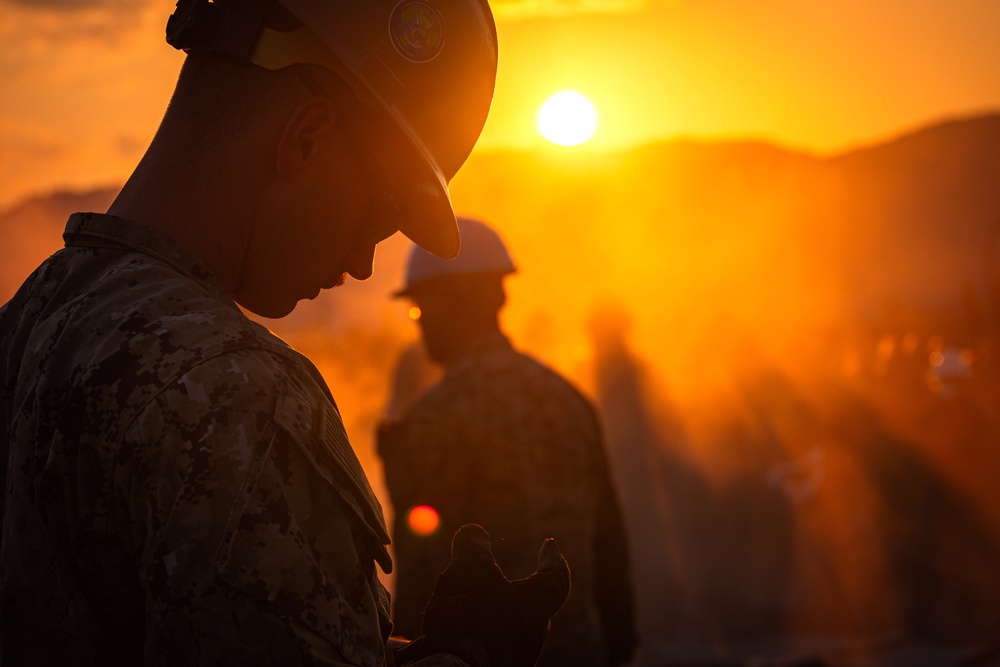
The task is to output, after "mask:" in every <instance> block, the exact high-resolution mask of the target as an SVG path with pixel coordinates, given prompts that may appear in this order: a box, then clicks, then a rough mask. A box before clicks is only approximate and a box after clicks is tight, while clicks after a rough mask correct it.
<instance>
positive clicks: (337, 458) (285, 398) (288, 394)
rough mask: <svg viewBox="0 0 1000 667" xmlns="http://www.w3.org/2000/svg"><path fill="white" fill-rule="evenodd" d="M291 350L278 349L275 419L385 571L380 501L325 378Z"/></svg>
mask: <svg viewBox="0 0 1000 667" xmlns="http://www.w3.org/2000/svg"><path fill="white" fill-rule="evenodd" d="M296 355H297V353H295V352H294V351H292V350H291V349H290V348H288V353H282V356H283V357H284V358H285V360H286V362H287V363H288V372H287V373H286V374H285V375H284V377H283V378H282V381H281V387H280V391H279V392H278V397H277V402H276V405H275V412H274V419H275V423H276V424H277V425H278V426H279V427H280V428H281V429H283V430H284V431H285V432H286V433H288V434H289V435H290V436H291V437H292V438H293V440H295V442H296V443H297V444H298V445H299V447H300V448H301V449H302V451H303V453H304V454H305V455H306V457H307V458H308V459H309V461H310V463H311V464H312V465H313V467H314V468H315V469H316V471H317V472H319V473H320V475H322V477H323V478H324V479H326V481H327V482H329V483H330V484H331V485H332V486H333V487H334V488H335V489H336V491H337V493H338V494H339V495H340V497H341V498H342V499H343V501H344V502H345V503H346V504H347V505H348V506H349V507H350V508H351V510H352V511H353V512H354V514H355V515H356V516H357V518H358V519H359V520H360V522H361V525H363V526H365V527H366V528H367V530H368V531H369V533H370V536H371V538H372V539H373V541H374V543H375V544H377V545H378V547H379V548H378V553H377V556H376V559H377V560H378V562H379V565H381V566H382V569H383V570H384V571H385V572H390V571H391V569H392V561H391V560H390V559H389V554H388V552H387V551H386V549H385V545H387V544H388V543H389V531H388V528H387V527H386V525H385V518H384V516H383V512H382V505H381V503H380V502H379V500H378V498H377V497H376V496H375V493H374V491H372V488H371V486H370V485H369V483H368V477H367V475H366V474H365V472H364V469H363V468H362V466H361V462H360V461H358V457H357V455H356V454H355V452H354V449H353V447H352V446H351V443H350V440H349V439H348V436H347V431H346V429H345V428H344V422H343V419H342V418H341V416H340V411H339V410H338V409H337V406H336V404H335V403H334V402H333V400H332V398H331V397H330V395H329V391H328V390H327V389H326V385H325V383H323V381H322V378H320V377H318V372H315V373H314V372H313V371H314V368H313V367H312V364H311V363H310V362H308V360H307V359H305V357H302V356H301V355H298V356H296Z"/></svg>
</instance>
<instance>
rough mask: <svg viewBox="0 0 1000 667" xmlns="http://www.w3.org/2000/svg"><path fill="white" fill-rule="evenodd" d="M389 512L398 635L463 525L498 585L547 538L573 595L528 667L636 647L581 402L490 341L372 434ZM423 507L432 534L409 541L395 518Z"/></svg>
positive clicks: (625, 575) (607, 482)
mask: <svg viewBox="0 0 1000 667" xmlns="http://www.w3.org/2000/svg"><path fill="white" fill-rule="evenodd" d="M379 453H380V454H381V456H382V458H383V460H384V463H385V475H386V482H387V485H388V488H389V493H390V495H391V498H392V503H393V506H394V507H395V510H396V518H395V522H394V536H393V539H394V544H395V549H396V563H397V566H398V568H397V573H398V574H397V583H396V595H395V598H394V607H393V620H394V622H395V623H396V629H397V631H399V632H401V633H402V634H404V635H407V634H410V635H412V634H417V633H419V630H420V625H421V612H422V610H423V607H424V604H425V602H426V600H427V598H428V596H429V593H430V591H431V590H432V588H433V585H434V581H435V579H436V576H437V573H438V572H440V571H441V570H443V569H444V568H445V566H447V564H448V560H449V559H448V542H449V539H450V536H451V535H452V533H453V532H454V530H455V529H456V528H458V527H460V526H461V525H463V524H465V523H479V524H481V525H483V526H484V527H485V528H486V529H487V530H488V531H489V532H490V536H491V538H492V542H493V549H494V552H495V555H496V559H497V562H498V563H499V564H500V566H501V568H502V569H503V570H504V572H505V573H506V574H507V575H508V576H509V577H512V578H514V577H518V578H519V577H524V576H527V575H528V574H529V573H530V572H531V571H532V570H533V569H534V567H535V561H534V556H535V553H536V552H537V549H538V545H539V544H540V543H541V542H542V540H543V539H544V538H546V537H554V538H556V541H557V542H558V543H559V546H560V548H561V549H562V551H563V553H564V554H565V556H566V559H567V560H568V561H569V564H570V567H571V568H572V570H573V589H572V592H571V593H570V596H569V599H568V600H567V602H566V604H565V606H564V607H563V608H562V610H561V611H560V612H559V613H558V614H557V615H556V616H555V617H554V618H553V619H552V629H551V632H550V633H549V636H548V639H547V641H546V647H545V652H544V653H543V655H542V659H541V661H540V662H539V664H540V665H577V666H584V665H606V664H609V663H617V662H619V661H623V660H625V659H627V658H628V657H629V656H630V655H631V653H632V650H633V649H634V646H635V634H634V627H633V608H632V590H631V582H630V574H629V565H628V554H627V548H626V546H625V538H624V535H623V526H622V518H621V513H620V511H619V505H618V501H617V497H616V494H615V492H614V489H613V487H612V482H611V479H610V474H609V470H608V467H607V462H606V454H605V451H604V447H603V442H602V437H601V435H600V430H599V428H598V425H597V421H596V419H595V415H594V413H593V411H592V409H591V406H590V404H589V403H588V402H587V401H586V399H584V398H583V396H581V395H580V394H579V392H577V391H576V390H575V389H573V388H572V387H571V386H570V385H569V384H568V383H567V382H566V381H564V380H563V379H562V378H560V377H559V376H558V375H556V374H555V373H553V372H552V371H550V370H549V369H547V368H545V367H544V366H542V365H541V364H539V363H538V362H537V361H535V360H533V359H531V358H530V357H527V356H525V355H523V354H520V353H518V352H516V351H515V350H513V349H512V348H511V346H510V343H509V342H508V341H507V340H506V339H505V338H503V337H502V336H499V335H497V336H496V337H495V338H491V339H489V340H486V341H483V342H482V344H481V345H480V346H479V348H478V349H476V350H475V351H474V352H473V353H471V354H469V355H467V356H464V357H463V358H462V359H461V360H459V361H458V362H456V363H453V364H451V365H449V367H448V368H447V370H446V372H445V375H444V377H443V378H442V380H441V381H440V383H438V384H437V385H435V386H434V387H432V388H431V389H430V390H429V391H428V392H427V393H426V394H425V395H424V396H422V397H421V398H420V399H419V400H418V401H417V402H416V404H415V405H414V407H413V408H412V410H411V411H410V412H409V413H408V414H407V415H406V416H405V417H404V418H403V419H401V420H399V421H398V422H396V423H392V424H386V425H384V426H383V427H382V429H381V430H380V433H379ZM418 505H430V506H432V507H434V508H435V509H436V510H437V511H438V513H439V516H440V520H441V524H440V526H439V528H438V530H437V531H436V532H435V533H434V534H432V535H430V536H427V537H420V536H417V535H415V534H413V533H412V532H411V531H410V530H409V529H408V527H407V515H408V512H409V510H410V509H411V508H413V507H415V506H418Z"/></svg>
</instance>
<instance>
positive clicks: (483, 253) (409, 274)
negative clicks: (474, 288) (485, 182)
mask: <svg viewBox="0 0 1000 667" xmlns="http://www.w3.org/2000/svg"><path fill="white" fill-rule="evenodd" d="M458 229H459V230H460V232H461V234H462V249H461V250H460V251H459V253H458V255H457V256H455V258H454V259H444V258H442V257H437V256H435V255H432V254H431V253H429V252H427V251H426V250H424V249H423V248H420V247H418V246H413V248H412V249H411V250H410V255H409V257H408V258H407V261H406V284H405V285H404V286H403V288H402V289H400V290H399V291H397V292H395V294H394V295H393V296H397V297H399V296H406V295H407V294H408V293H409V291H410V290H411V289H413V287H414V286H415V285H417V284H419V283H421V282H423V281H425V280H427V279H429V278H435V277H437V276H455V275H466V274H471V273H497V274H500V275H504V274H508V273H514V272H516V271H517V268H515V266H514V261H513V260H512V259H511V257H510V253H509V252H508V251H507V246H506V245H505V244H504V242H503V239H501V238H500V235H499V234H498V233H497V232H496V231H495V230H493V229H492V228H491V227H489V226H488V225H487V224H486V223H484V222H482V221H480V220H475V219H473V218H462V217H460V218H458Z"/></svg>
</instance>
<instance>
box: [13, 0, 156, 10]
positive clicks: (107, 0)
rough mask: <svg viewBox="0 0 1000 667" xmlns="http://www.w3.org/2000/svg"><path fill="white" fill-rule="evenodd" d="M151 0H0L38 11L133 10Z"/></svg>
mask: <svg viewBox="0 0 1000 667" xmlns="http://www.w3.org/2000/svg"><path fill="white" fill-rule="evenodd" d="M150 1H151V0H0V5H13V6H15V7H23V8H24V9H29V10H33V11H38V12H44V11H53V10H54V11H67V12H74V11H85V10H88V9H115V10H119V11H133V10H135V9H138V8H141V7H142V5H146V4H149V3H150Z"/></svg>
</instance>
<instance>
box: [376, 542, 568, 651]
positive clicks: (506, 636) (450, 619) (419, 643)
mask: <svg viewBox="0 0 1000 667" xmlns="http://www.w3.org/2000/svg"><path fill="white" fill-rule="evenodd" d="M569 589H570V571H569V565H567V563H566V559H565V558H563V556H562V553H561V552H560V551H559V546H558V545H557V544H556V541H555V540H553V539H547V540H545V541H544V542H543V543H542V547H541V549H540V550H539V552H538V567H537V569H536V570H535V572H534V573H533V574H531V575H530V576H528V577H526V578H524V579H517V580H514V581H510V580H508V579H507V577H505V576H504V574H503V572H502V571H501V570H500V567H499V566H498V565H497V563H496V560H494V558H493V552H492V549H491V546H490V537H489V535H488V534H487V533H486V531H485V530H484V529H483V528H482V527H481V526H478V525H476V524H468V525H465V526H462V527H461V528H459V529H458V530H457V531H456V532H455V536H454V537H453V538H452V542H451V563H450V564H449V565H448V567H447V568H446V569H445V571H444V572H442V573H441V576H440V577H438V581H437V584H436V585H435V587H434V593H433V594H432V595H431V599H430V601H429V602H428V603H427V609H426V611H425V612H424V625H423V632H424V633H423V635H421V636H420V637H417V638H416V639H414V640H413V641H412V642H410V643H409V644H407V645H406V646H404V647H402V648H400V649H397V650H396V655H395V658H396V664H397V665H405V664H407V663H409V662H413V661H415V660H418V659H420V658H421V657H424V656H427V655H430V654H432V653H441V652H444V653H453V654H455V655H458V656H460V657H461V658H463V659H464V660H465V661H466V662H467V663H469V664H470V665H473V666H474V667H532V666H533V665H534V664H535V663H536V662H537V661H538V656H539V655H540V654H541V652H542V646H543V645H544V643H545V634H546V632H548V627H549V618H551V617H552V615H554V614H555V613H556V612H557V611H559V608H560V607H562V605H563V602H565V600H566V596H568V595H569Z"/></svg>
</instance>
